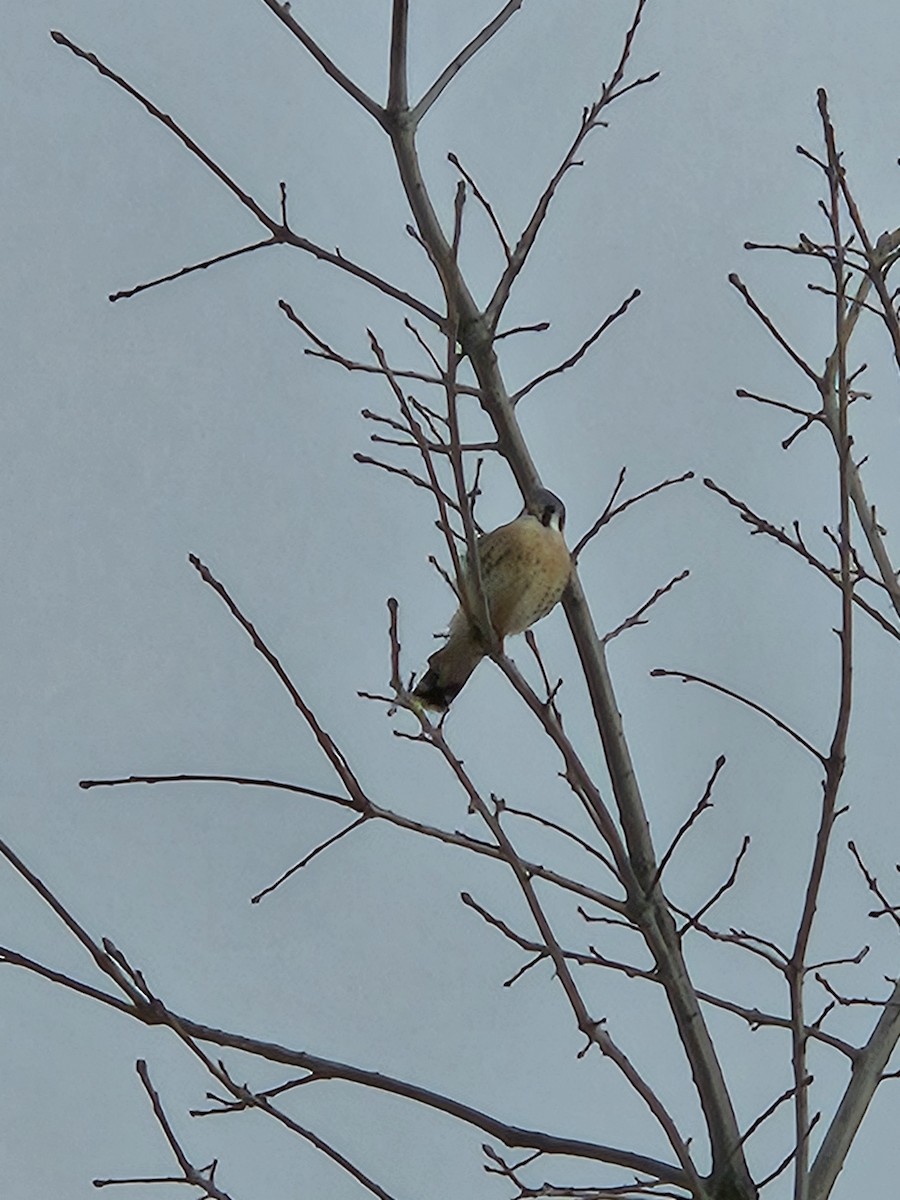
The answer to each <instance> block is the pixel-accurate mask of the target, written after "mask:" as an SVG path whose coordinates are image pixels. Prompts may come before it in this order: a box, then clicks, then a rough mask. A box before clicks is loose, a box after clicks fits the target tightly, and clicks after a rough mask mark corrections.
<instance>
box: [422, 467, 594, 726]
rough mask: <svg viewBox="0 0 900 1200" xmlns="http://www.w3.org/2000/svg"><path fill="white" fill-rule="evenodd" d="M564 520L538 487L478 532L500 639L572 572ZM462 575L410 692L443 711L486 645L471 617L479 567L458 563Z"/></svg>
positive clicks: (523, 624)
mask: <svg viewBox="0 0 900 1200" xmlns="http://www.w3.org/2000/svg"><path fill="white" fill-rule="evenodd" d="M565 523H566V509H565V505H564V504H563V502H562V501H561V500H560V499H559V497H558V496H554V494H553V492H550V491H548V490H547V489H546V488H539V489H537V490H536V491H535V492H534V493H533V494H532V495H531V497H530V498H529V500H528V501H527V503H526V504H525V507H524V508H523V509H522V511H521V513H520V514H519V515H518V516H517V517H516V519H515V520H514V521H510V522H509V523H508V524H507V525H501V526H499V528H497V529H493V530H491V532H490V533H485V534H483V535H482V536H481V537H480V538H479V539H478V541H477V543H476V550H477V553H478V563H479V567H480V573H481V584H482V588H483V591H484V598H485V601H486V602H487V609H488V614H489V616H490V621H491V626H492V628H493V632H494V634H495V636H496V639H497V641H499V643H500V645H501V647H502V644H503V640H504V638H507V637H511V636H512V635H513V634H516V633H524V632H525V630H526V629H530V628H531V626H532V625H534V623H535V622H536V621H540V619H541V618H542V617H546V616H547V614H548V613H549V612H550V611H551V610H552V609H553V608H555V606H556V605H557V603H558V602H559V600H560V599H561V597H562V594H563V592H564V591H565V589H566V584H567V583H568V582H569V577H570V575H571V574H572V559H571V556H570V554H569V550H568V548H567V546H566V542H565V538H564V537H563V529H564V528H565ZM463 576H464V578H463V587H464V588H465V589H466V600H467V604H460V606H459V608H458V609H457V611H456V613H455V614H454V616H453V619H452V620H451V622H450V632H449V637H448V639H447V642H446V644H445V645H443V646H442V647H441V649H440V650H437V651H436V652H435V653H434V654H432V656H431V657H430V658H429V660H428V670H427V671H426V672H425V674H424V675H423V676H422V678H421V679H420V680H419V682H418V684H417V685H416V687H415V688H414V689H413V692H412V697H413V700H414V702H417V703H418V704H419V705H421V706H422V707H423V708H428V709H433V710H434V711H436V712H441V713H444V712H446V711H447V709H448V708H449V707H450V704H451V703H452V701H453V700H455V699H456V697H457V696H458V695H459V693H460V692H461V691H462V689H463V686H464V685H465V683H466V682H467V680H468V679H469V676H470V675H471V674H472V672H473V671H474V670H475V668H476V667H477V666H478V664H479V663H480V662H481V660H482V659H483V658H484V657H485V655H486V654H488V653H490V651H491V648H492V647H491V645H490V644H489V639H487V638H485V636H484V634H483V633H482V631H481V630H480V629H479V628H478V625H477V623H476V622H475V621H473V618H472V614H473V613H477V612H478V609H479V607H480V606H479V604H478V594H477V587H478V577H477V574H476V573H475V572H474V571H472V570H471V569H469V567H468V566H467V565H464V567H463ZM467 610H468V611H467Z"/></svg>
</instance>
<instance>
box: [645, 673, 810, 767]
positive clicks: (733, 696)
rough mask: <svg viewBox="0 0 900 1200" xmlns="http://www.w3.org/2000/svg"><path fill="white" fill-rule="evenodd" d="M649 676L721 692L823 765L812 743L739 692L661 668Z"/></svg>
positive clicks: (698, 677) (688, 674) (701, 677)
mask: <svg viewBox="0 0 900 1200" xmlns="http://www.w3.org/2000/svg"><path fill="white" fill-rule="evenodd" d="M650 676H651V678H653V679H680V680H681V682H682V683H700V684H702V685H703V686H704V687H708V688H710V689H711V690H712V691H714V692H721V694H722V695H723V696H728V697H729V698H730V699H732V700H737V701H738V703H740V704H744V705H746V707H747V708H750V709H752V710H753V712H756V713H759V715H760V716H761V717H765V718H766V720H768V721H771V722H772V724H773V725H774V726H775V727H776V728H777V729H780V730H781V731H782V733H786V734H787V735H788V737H790V738H793V740H794V741H795V742H797V743H798V745H800V746H802V747H803V749H804V750H807V751H809V753H810V754H811V755H812V756H813V758H816V759H818V761H819V762H820V763H822V764H824V763H825V756H824V755H823V754H822V753H821V752H820V751H819V750H817V749H816V747H815V746H814V745H813V744H812V742H808V741H807V740H806V738H805V737H803V735H802V734H800V733H798V732H797V731H796V729H792V728H791V726H790V725H788V724H787V723H786V722H785V721H782V720H781V718H780V717H776V715H775V714H774V713H773V712H770V711H769V709H767V708H764V707H763V705H761V704H757V703H756V701H755V700H751V699H750V698H749V697H747V696H742V695H741V693H740V692H735V691H733V690H732V689H731V688H728V687H725V685H724V684H721V683H716V682H715V681H714V680H712V679H704V678H703V676H701V675H692V674H690V673H689V672H688V671H668V670H665V669H664V668H663V667H655V668H654V669H653V670H652V671H651V672H650Z"/></svg>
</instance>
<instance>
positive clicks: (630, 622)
mask: <svg viewBox="0 0 900 1200" xmlns="http://www.w3.org/2000/svg"><path fill="white" fill-rule="evenodd" d="M689 575H690V571H689V570H684V571H681V572H680V573H679V574H678V575H675V576H673V578H672V579H670V580H669V582H668V583H666V584H663V586H662V587H658V588H657V589H656V591H655V592H654V593H653V595H652V596H651V597H650V599H649V600H645V601H644V603H643V604H642V605H641V607H640V608H639V609H637V610H636V611H635V612H633V613H632V614H631V616H630V617H626V618H625V620H624V621H623V622H622V623H621V625H617V626H616V628H615V629H613V630H611V631H610V632H609V633H605V634H604V635H603V638H602V641H603V644H604V645H605V646H606V645H608V644H609V643H610V642H611V641H612V640H613V638H617V637H618V636H619V634H620V633H624V632H625V630H626V629H633V628H634V627H635V626H636V625H646V624H647V621H646V614H647V613H648V612H649V610H650V609H651V608H652V607H653V605H654V604H656V602H657V601H658V600H661V599H662V598H663V596H665V595H666V594H667V593H668V592H671V590H672V588H674V587H675V586H676V584H679V583H681V582H682V580H684V579H687V577H688V576H689Z"/></svg>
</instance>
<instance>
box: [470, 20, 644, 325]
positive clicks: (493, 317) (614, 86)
mask: <svg viewBox="0 0 900 1200" xmlns="http://www.w3.org/2000/svg"><path fill="white" fill-rule="evenodd" d="M646 2H647V0H638V3H637V5H636V7H635V13H634V18H633V19H632V22H631V25H630V27H629V29H628V32H627V33H626V35H625V42H624V45H623V47H622V53H621V55H620V56H619V61H618V63H617V64H616V67H615V70H614V71H613V74H612V77H611V79H610V81H609V83H606V84H604V85H603V88H602V89H601V92H600V96H599V98H598V99H597V100H595V101H594V103H593V104H592V105H591V106H590V107H589V108H586V109H585V110H584V113H583V114H582V118H581V124H580V126H579V128H578V131H577V133H576V134H575V137H574V138H573V140H572V142H571V144H570V146H569V148H568V150H567V151H566V153H565V155H564V156H563V160H562V162H561V163H560V165H559V167H558V168H557V169H556V171H555V172H554V174H553V177H552V178H551V180H550V182H549V183H548V184H547V186H546V188H545V189H544V191H543V193H542V194H541V196H540V198H539V199H538V202H537V204H536V206H535V209H534V212H533V213H532V215H531V218H530V220H529V221H528V224H527V225H526V226H525V229H524V230H523V231H522V235H521V237H520V238H519V240H518V242H517V243H516V247H515V249H514V250H513V253H512V258H511V259H510V261H509V263H508V264H507V267H506V270H505V271H504V272H503V274H502V276H501V277H500V280H499V281H498V283H497V286H496V288H495V289H494V294H493V296H491V299H490V301H489V303H488V306H487V308H486V309H485V310H484V317H485V321H486V322H487V324H488V326H489V327H490V328H491V329H492V330H493V329H496V327H497V323H498V322H499V320H500V316H501V314H502V312H503V309H504V308H505V306H506V303H507V301H508V300H509V296H510V293H511V291H512V286H513V284H514V283H515V281H516V279H517V277H518V276H519V274H520V272H521V271H522V268H523V267H524V266H525V263H526V261H527V259H528V255H529V254H530V253H531V250H532V248H533V247H534V244H535V242H536V240H537V236H538V233H539V232H540V229H541V226H542V225H543V223H544V220H545V219H546V216H547V213H548V212H549V210H550V205H551V203H552V201H553V197H554V196H555V194H556V190H557V188H558V187H559V185H560V183H561V182H562V180H563V178H564V176H565V175H566V174H567V173H568V172H569V171H570V170H571V169H572V168H573V167H574V166H576V165H578V160H577V158H576V156H577V154H578V151H579V150H580V149H581V146H582V144H583V142H584V140H585V138H587V136H588V135H589V134H590V133H591V132H592V131H593V130H594V129H597V128H599V127H600V126H601V125H603V124H604V122H603V121H602V120H601V119H600V114H601V112H603V110H604V109H605V108H606V107H607V106H608V105H609V104H611V103H612V101H613V100H615V99H617V98H618V97H619V96H622V95H624V94H625V93H626V92H627V91H630V90H632V88H635V87H640V86H643V85H644V84H647V83H652V82H653V81H654V80H655V79H657V78H658V76H659V72H658V71H655V72H654V73H653V74H652V75H648V76H646V77H645V78H642V79H636V80H635V81H634V82H633V83H631V84H628V85H626V86H624V87H622V86H621V84H622V79H623V77H624V73H625V68H626V66H627V64H628V60H629V58H630V57H631V51H632V48H633V45H634V38H635V35H636V34H637V30H638V26H639V25H640V23H641V17H642V16H643V12H644V7H645V5H646Z"/></svg>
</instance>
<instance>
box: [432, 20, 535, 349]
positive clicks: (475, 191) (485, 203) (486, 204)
mask: <svg viewBox="0 0 900 1200" xmlns="http://www.w3.org/2000/svg"><path fill="white" fill-rule="evenodd" d="M520 2H521V0H520ZM447 160H448V161H449V162H451V163H453V165H454V167H456V169H457V171H459V173H460V175H462V177H463V179H465V181H466V183H467V184H468V185H469V187H470V188H471V189H472V195H473V196H474V197H475V199H476V200H477V201H478V203H479V204H480V205H481V207H482V208H483V209H484V211H485V212H486V213H487V215H488V219H489V221H490V222H491V224H492V225H493V227H494V232H495V233H496V234H497V237H498V239H499V241H500V245H501V246H502V247H503V253H504V254H505V255H506V261H507V262H509V260H510V258H511V257H512V251H511V250H510V248H509V242H508V241H507V240H506V235H505V234H504V232H503V228H502V226H501V225H500V222H499V220H498V219H497V214H496V213H495V212H494V209H493V207H492V206H491V202H490V201H489V200H488V199H487V197H486V196H485V195H484V193H483V192H482V190H481V189H480V188H479V186H478V184H477V183H476V182H475V180H474V179H473V178H472V176H471V175H470V174H469V172H468V171H467V170H466V169H465V167H464V166H463V165H462V163H461V162H460V161H459V159H458V158H457V156H456V155H455V154H453V153H452V152H451V153H450V154H448V155H447ZM545 327H546V326H545ZM534 328H537V327H536V326H532V329H534ZM509 332H510V333H520V332H521V329H519V330H510V331H509ZM498 336H504V337H506V336H508V334H502V335H498Z"/></svg>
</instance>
